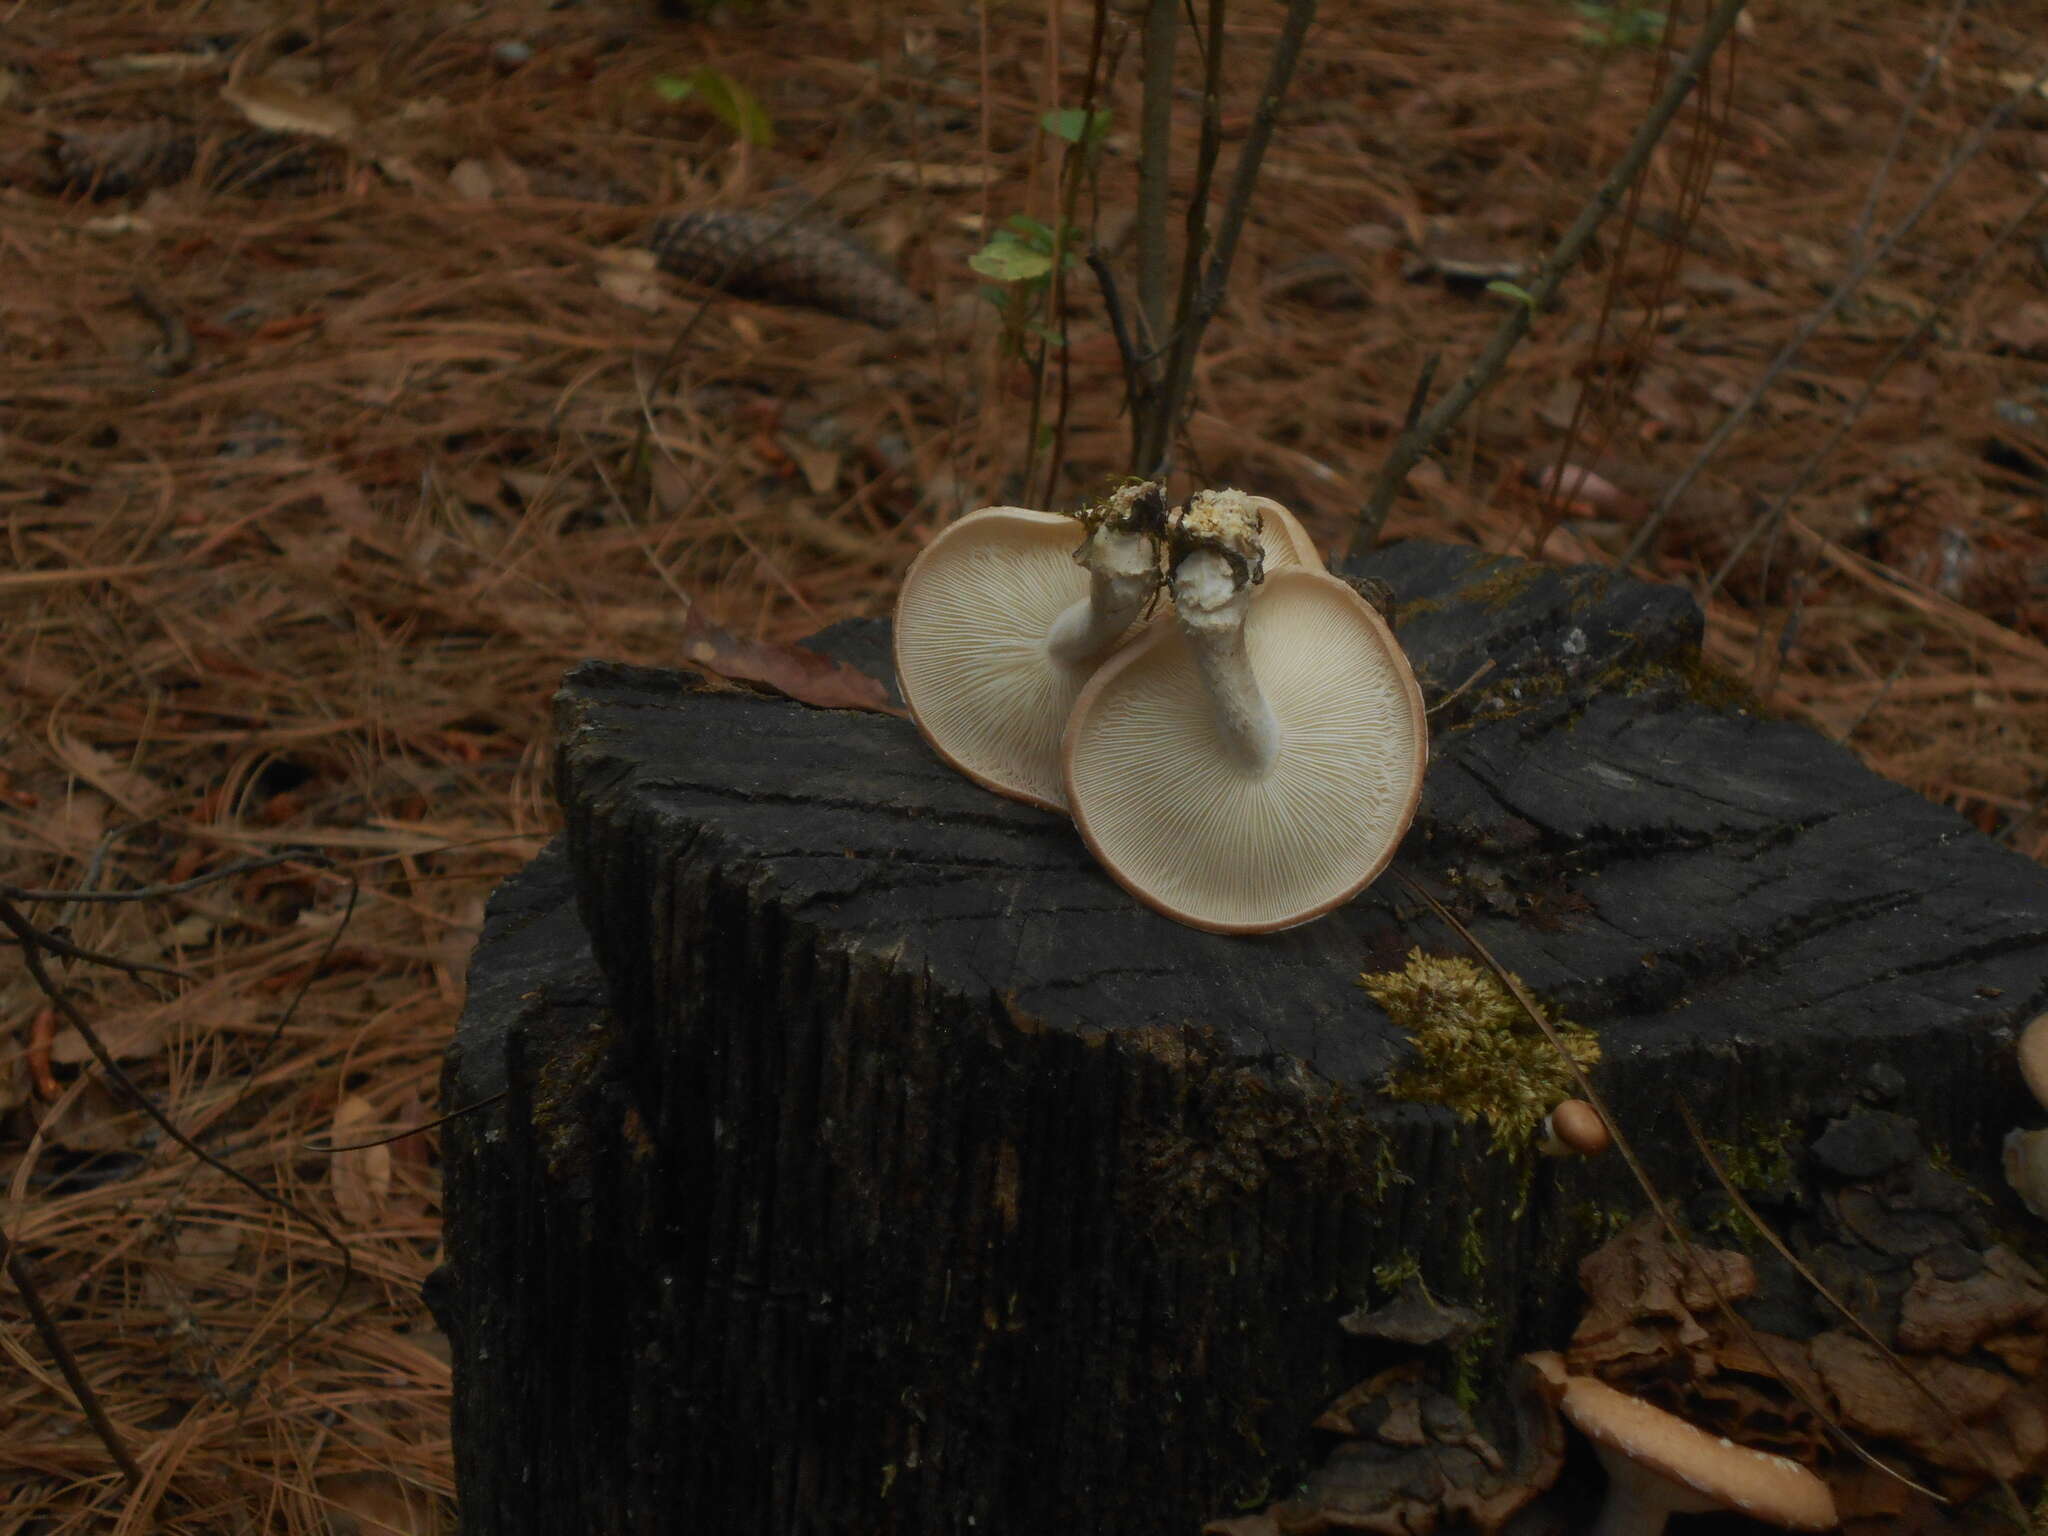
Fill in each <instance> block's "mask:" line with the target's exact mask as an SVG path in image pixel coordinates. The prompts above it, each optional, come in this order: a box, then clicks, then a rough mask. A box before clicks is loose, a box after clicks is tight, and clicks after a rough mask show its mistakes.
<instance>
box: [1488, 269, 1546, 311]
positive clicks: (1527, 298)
mask: <svg viewBox="0 0 2048 1536" xmlns="http://www.w3.org/2000/svg"><path fill="white" fill-rule="evenodd" d="M1486 291H1487V292H1488V293H1497V294H1499V295H1500V296H1501V297H1502V298H1504V299H1513V300H1514V301H1515V302H1516V303H1517V304H1519V305H1521V306H1522V308H1524V309H1526V310H1528V311H1529V313H1530V314H1532V315H1533V314H1535V313H1536V296H1535V295H1534V294H1532V293H1530V292H1529V290H1528V289H1526V288H1524V287H1523V286H1522V285H1521V284H1520V283H1511V282H1509V281H1508V280H1507V279H1506V278H1501V277H1496V278H1495V279H1494V280H1493V281H1492V282H1490V283H1488V284H1487V285H1486Z"/></svg>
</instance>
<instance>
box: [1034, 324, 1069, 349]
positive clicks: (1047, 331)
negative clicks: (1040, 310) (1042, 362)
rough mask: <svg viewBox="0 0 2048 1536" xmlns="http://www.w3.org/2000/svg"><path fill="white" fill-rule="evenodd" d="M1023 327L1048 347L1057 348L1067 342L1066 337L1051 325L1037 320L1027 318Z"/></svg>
mask: <svg viewBox="0 0 2048 1536" xmlns="http://www.w3.org/2000/svg"><path fill="white" fill-rule="evenodd" d="M1024 329H1025V330H1026V331H1028V332H1029V333H1030V334H1031V335H1033V336H1036V337H1037V338H1038V339H1039V340H1040V341H1042V342H1044V343H1045V344H1046V345H1047V346H1049V347H1054V348H1059V347H1064V346H1065V345H1066V344H1067V338H1066V337H1065V336H1064V335H1062V334H1061V333H1060V332H1058V331H1056V330H1054V329H1053V328H1052V327H1051V326H1049V325H1045V324H1042V323H1041V322H1039V321H1037V320H1027V321H1026V322H1025V323H1024Z"/></svg>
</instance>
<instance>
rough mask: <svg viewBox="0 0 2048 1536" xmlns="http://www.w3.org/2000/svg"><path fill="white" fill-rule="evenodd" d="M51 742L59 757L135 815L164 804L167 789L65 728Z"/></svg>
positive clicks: (149, 813)
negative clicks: (160, 787)
mask: <svg viewBox="0 0 2048 1536" xmlns="http://www.w3.org/2000/svg"><path fill="white" fill-rule="evenodd" d="M50 745H51V746H52V747H53V748H55V750H56V753H57V759H58V761H59V762H61V763H63V765H64V766H65V767H66V768H69V769H70V770H71V771H72V772H73V773H75V774H77V775H78V776H79V777H80V778H81V779H83V780H85V782H86V783H88V784H90V785H92V787H93V788H94V789H97V790H99V791H100V792H101V793H103V794H105V795H106V796H107V797H108V798H109V799H111V800H112V801H113V802H114V803H115V804H116V805H118V806H120V807H121V809H122V810H124V811H126V812H127V813H128V814H129V815H131V816H149V815H152V814H154V813H155V811H156V810H157V809H158V807H160V806H161V805H162V804H163V801H164V792H163V791H162V790H161V789H159V788H157V786H156V785H155V784H154V783H152V782H151V781H150V780H149V779H148V778H146V777H144V776H143V775H142V774H140V773H137V772H136V771H135V770H134V769H133V768H130V767H129V766H128V765H127V764H126V763H123V762H121V761H120V760H118V759H117V758H115V757H113V756H111V755H109V754H108V753H105V752H102V751H101V750H100V749H99V748H98V747H95V746H92V745H90V744H88V743H86V742H83V741H80V740H79V739H78V738H77V737H76V736H73V735H70V734H69V733H68V732H65V731H52V732H51V733H50Z"/></svg>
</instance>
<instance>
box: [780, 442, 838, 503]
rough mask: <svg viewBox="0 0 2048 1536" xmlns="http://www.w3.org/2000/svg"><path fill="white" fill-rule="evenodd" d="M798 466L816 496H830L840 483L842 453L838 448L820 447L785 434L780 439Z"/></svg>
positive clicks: (805, 481)
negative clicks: (840, 453)
mask: <svg viewBox="0 0 2048 1536" xmlns="http://www.w3.org/2000/svg"><path fill="white" fill-rule="evenodd" d="M779 441H780V442H781V444H782V446H783V448H784V449H786V450H787V451H788V453H789V456H790V457H791V458H792V459H795V460H796V464H797V468H798V469H800V470H802V471H803V472H804V483H805V484H806V485H808V486H809V487H810V488H811V494H812V495H814V496H829V495H830V494H831V493H832V491H833V490H834V489H835V488H836V487H837V486H838V484H839V462H840V455H839V450H838V449H837V448H819V447H817V446H815V445H813V444H811V443H807V442H805V441H804V440H803V439H802V438H800V437H792V436H788V435H784V436H783V437H782V438H781V439H779Z"/></svg>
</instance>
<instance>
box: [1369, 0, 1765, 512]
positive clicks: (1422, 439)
mask: <svg viewBox="0 0 2048 1536" xmlns="http://www.w3.org/2000/svg"><path fill="white" fill-rule="evenodd" d="M1743 4H1744V0H1721V3H1720V4H1719V5H1717V6H1716V7H1715V8H1714V13H1713V14H1712V15H1711V16H1709V17H1708V18H1707V22H1706V25H1705V26H1704V27H1703V28H1702V29H1701V30H1700V35H1699V40H1698V41H1697V42H1695V43H1694V44H1693V48H1692V52H1690V53H1688V54H1687V55H1686V56H1685V58H1684V60H1683V61H1682V62H1681V63H1680V64H1679V66H1678V68H1677V69H1676V70H1675V71H1674V72H1673V73H1672V76H1671V83H1670V84H1669V85H1667V86H1666V87H1665V88H1664V94H1663V95H1662V96H1660V97H1659V98H1658V99H1657V104H1656V105H1655V106H1654V107H1652V108H1651V109H1650V115H1649V116H1648V117H1646V118H1644V119H1643V123H1642V126H1641V127H1640V128H1638V129H1637V130H1636V136H1635V138H1634V139H1633V140H1632V141H1631V142H1630V144H1629V147H1628V150H1627V152H1626V153H1625V154H1623V156H1622V157H1621V161H1620V163H1619V164H1617V165H1616V166H1615V168H1614V170H1613V171H1612V172H1611V173H1609V175H1608V177H1607V179H1606V180H1605V181H1603V182H1602V183H1601V184H1600V187H1599V190H1598V191H1596V192H1595V193H1594V194H1593V196H1592V199H1591V200H1590V201H1589V202H1588V203H1587V204H1586V206H1585V207H1584V208H1582V209H1581V210H1580V211H1579V216H1578V218H1577V219H1576V220H1574V221H1573V223H1572V227H1571V228H1570V229H1568V230H1566V231H1565V233H1564V236H1563V238H1562V239H1560V240H1559V241H1558V242H1557V245H1556V247H1555V248H1554V249H1553V250H1552V251H1551V253H1550V255H1549V256H1548V257H1546V258H1545V260H1544V262H1543V265H1542V267H1541V268H1540V269H1539V270H1538V272H1537V274H1536V280H1535V282H1534V283H1532V284H1531V285H1530V288H1529V301H1528V302H1527V303H1516V304H1512V305H1510V306H1509V308H1508V312H1507V315H1506V316H1505V317H1504V318H1503V319H1502V321H1501V323H1500V329H1499V330H1497V331H1495V332H1494V334H1493V340H1492V341H1490V342H1488V343H1487V346H1486V350H1485V351H1484V352H1482V353H1481V354H1480V355H1479V359H1478V361H1477V362H1475V363H1473V365H1472V366H1471V368H1470V369H1468V370H1467V371H1466V373H1465V376H1464V377H1463V378H1461V379H1460V380H1458V383H1457V386H1456V387H1455V388H1454V389H1452V391H1451V392H1450V393H1449V394H1448V395H1446V396H1445V397H1444V398H1443V400H1442V401H1440V402H1439V403H1438V405H1437V407H1436V409H1435V410H1433V411H1431V412H1430V413H1429V414H1428V415H1427V416H1425V417H1424V418H1423V420H1422V422H1421V423H1420V425H1418V426H1416V427H1415V428H1413V429H1412V430H1410V431H1407V432H1403V433H1402V434H1401V435H1400V437H1398V438H1397V439H1395V441H1394V446H1393V449H1392V451H1391V452H1389V453H1388V455H1387V461H1386V463H1385V464H1383V465H1382V466H1381V467H1380V472H1379V475H1378V476H1377V477H1376V478H1375V479H1374V481H1373V484H1372V489H1371V491H1370V492H1369V493H1368V494H1367V497H1366V503H1365V509H1364V510H1363V511H1362V512H1360V513H1359V515H1358V525H1357V527H1356V528H1355V529H1354V530H1353V532H1352V536H1351V547H1352V548H1353V549H1360V548H1367V549H1369V548H1371V547H1372V546H1373V545H1374V544H1375V543H1377V542H1378V541H1379V536H1380V530H1381V529H1382V528H1384V527H1385V526H1386V523H1387V514H1388V513H1389V512H1390V511H1392V510H1393V506H1394V498H1395V497H1396V496H1398V495H1399V494H1400V491H1401V487H1402V485H1403V484H1404V483H1405V482H1406V481H1407V478H1408V471H1409V470H1411V469H1413V468H1414V467H1415V466H1416V464H1417V463H1418V462H1419V461H1420V460H1421V458H1422V457H1423V455H1424V454H1426V453H1428V452H1429V451H1430V450H1431V449H1432V448H1434V447H1435V446H1436V445H1437V443H1438V442H1439V441H1441V440H1442V438H1443V435H1444V434H1445V433H1446V432H1448V431H1449V430H1450V429H1451V427H1452V426H1453V425H1455V424H1456V422H1457V420H1458V418H1459V417H1460V416H1462V415H1464V414H1465V412H1466V410H1467V409H1468V408H1469V407H1470V406H1471V404H1472V402H1473V401H1475V400H1477V399H1478V398H1479V396H1480V395H1481V394H1482V393H1484V392H1485V390H1486V388H1487V386H1488V385H1490V384H1491V383H1492V382H1493V381H1494V379H1495V377H1496V376H1497V375H1498V374H1499V373H1500V370H1501V365H1502V364H1504V363H1505V362H1506V361H1507V357H1508V353H1510V352H1512V351H1513V350H1514V348H1515V344H1516V343H1517V342H1519V341H1520V340H1521V339H1522V337H1523V336H1524V335H1525V334H1526V333H1527V331H1528V329H1529V322H1530V319H1531V317H1532V316H1533V315H1534V314H1535V313H1536V312H1537V311H1539V310H1541V309H1543V308H1544V307H1545V306H1546V305H1547V304H1549V302H1550V301H1551V299H1552V298H1554V297H1555V296H1556V294H1557V290H1558V288H1559V287H1560V286H1561V285H1562V284H1563V282H1564V279H1565V276H1566V274H1567V273H1569V272H1570V271H1571V269H1572V268H1573V267H1574V266H1576V265H1577V264H1578V260H1579V257H1580V255H1581V254H1583V253H1584V251H1585V249H1586V247H1587V245H1589V244H1590V243H1591V242H1592V239H1593V236H1594V234H1595V233H1596V232H1597V231H1598V230H1599V228H1600V226H1601V225H1602V224H1603V223H1605V222H1606V220H1607V216H1608V215H1609V214H1611V213H1612V212H1614V210H1615V209H1616V208H1617V207H1618V206H1619V205H1620V203H1621V199H1622V194H1623V193H1624V192H1626V191H1627V190H1628V186H1629V183H1631V182H1632V181H1634V180H1635V179H1636V177H1637V176H1638V175H1639V174H1641V172H1642V169H1643V167H1644V166H1646V165H1647V164H1649V161H1650V155H1651V152H1652V151H1654V150H1655V149H1656V147H1657V142H1658V140H1660V139H1661V138H1663V136H1664V130H1665V129H1666V128H1668V127H1669V126H1670V125H1671V120H1672V119H1673V118H1674V117H1676V116H1677V115H1678V109H1679V108H1680V107H1681V106H1683V105H1684V104H1685V99H1686V97H1688V96H1690V95H1691V94H1692V92H1693V90H1694V88H1695V87H1696V86H1697V85H1698V84H1699V80H1700V76H1701V74H1702V73H1704V72H1705V70H1706V67H1707V61H1708V60H1709V59H1711V58H1712V57H1713V56H1714V50H1715V49H1717V48H1719V47H1720V46H1721V43H1722V40H1723V39H1724V38H1726V37H1727V35H1728V34H1729V32H1730V31H1732V30H1733V29H1734V26H1735V18H1736V17H1737V16H1739V15H1741V14H1742V7H1743Z"/></svg>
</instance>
